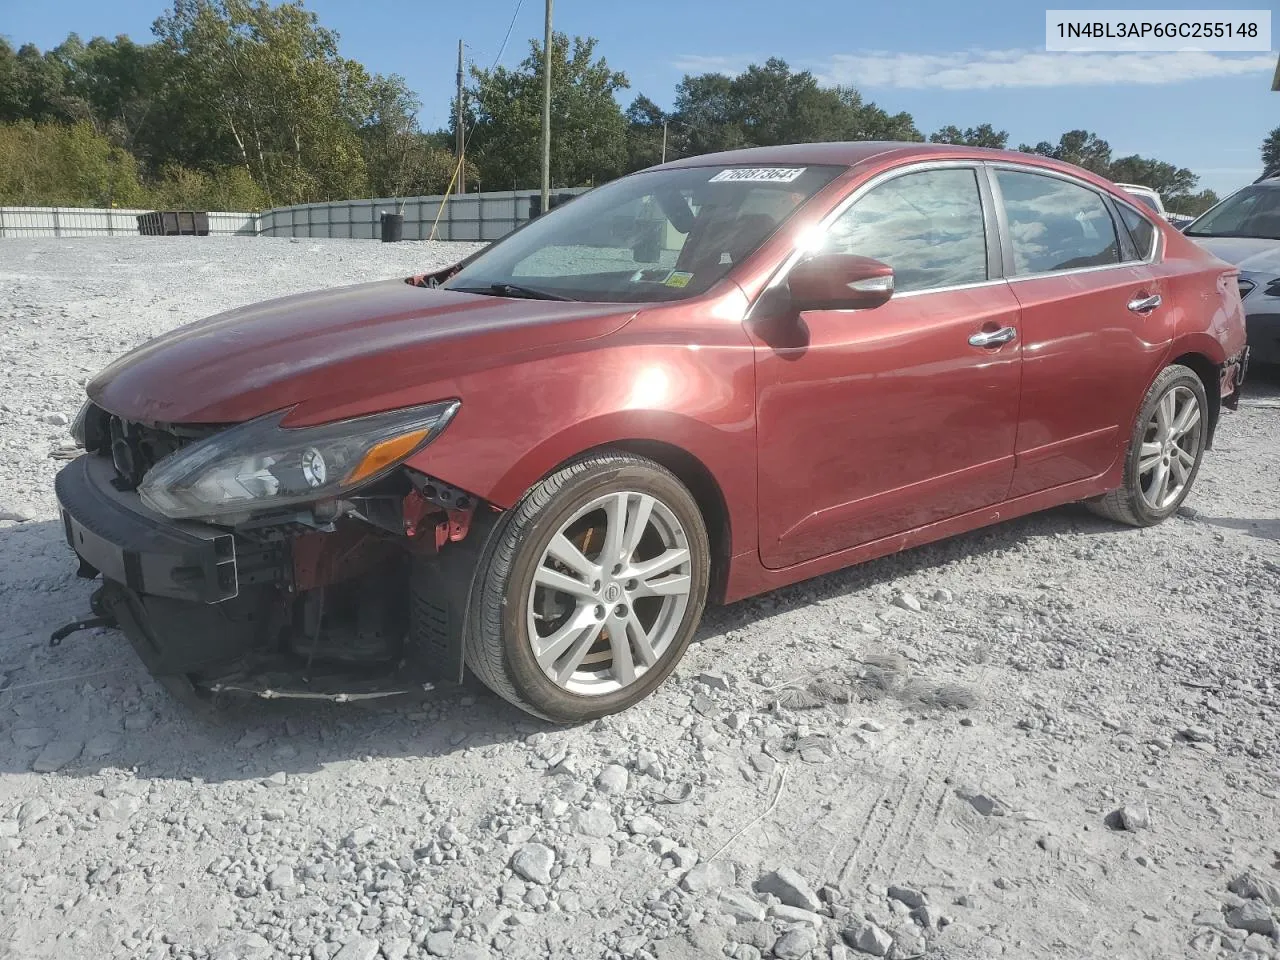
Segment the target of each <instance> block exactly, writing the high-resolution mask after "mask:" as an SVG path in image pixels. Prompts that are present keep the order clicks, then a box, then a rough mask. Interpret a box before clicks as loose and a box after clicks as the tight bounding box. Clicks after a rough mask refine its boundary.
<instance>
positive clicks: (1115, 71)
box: [707, 50, 1275, 90]
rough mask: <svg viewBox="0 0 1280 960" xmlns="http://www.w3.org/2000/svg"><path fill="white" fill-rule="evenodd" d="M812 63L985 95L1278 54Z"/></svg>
mask: <svg viewBox="0 0 1280 960" xmlns="http://www.w3.org/2000/svg"><path fill="white" fill-rule="evenodd" d="M707 59H709V60H710V59H725V60H731V59H733V58H707ZM807 66H809V68H810V69H812V70H813V71H814V73H816V74H818V76H819V77H820V78H821V79H822V80H823V81H824V82H826V83H844V84H850V85H854V86H860V87H898V88H902V89H918V90H923V89H943V90H987V89H991V88H995V87H1065V86H1100V85H1108V84H1133V83H1140V84H1171V83H1181V82H1183V81H1187V80H1203V79H1206V78H1209V77H1234V76H1240V75H1242V74H1249V73H1263V72H1266V73H1270V72H1271V71H1272V70H1274V69H1275V54H1273V53H1264V54H1252V55H1248V56H1238V55H1227V54H1220V53H1205V52H1200V51H1197V52H1187V53H1046V52H1044V51H1038V50H970V51H964V52H957V53H940V54H925V53H891V52H887V51H870V52H866V53H849V54H845V53H838V54H834V55H833V56H831V57H829V58H827V59H826V60H823V61H819V62H814V63H811V64H808V65H807ZM711 69H714V68H711Z"/></svg>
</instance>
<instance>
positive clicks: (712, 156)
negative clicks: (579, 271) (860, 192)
mask: <svg viewBox="0 0 1280 960" xmlns="http://www.w3.org/2000/svg"><path fill="white" fill-rule="evenodd" d="M930 159H938V160H944V159H945V160H994V161H999V160H1003V161H1007V162H1011V163H1018V164H1023V165H1026V166H1036V167H1043V168H1045V169H1047V170H1059V171H1062V172H1066V173H1070V174H1072V175H1073V176H1076V177H1079V178H1081V179H1084V180H1090V181H1093V182H1094V183H1097V184H1100V185H1102V186H1105V187H1108V188H1110V187H1111V184H1110V183H1109V182H1108V181H1107V180H1105V179H1103V178H1102V177H1100V176H1098V175H1097V174H1095V173H1092V172H1090V171H1088V170H1084V169H1082V168H1080V167H1077V166H1074V165H1072V164H1069V163H1064V162H1062V161H1061V160H1054V159H1052V158H1051V157H1045V156H1042V155H1041V154H1038V153H1023V152H1021V151H1019V150H993V149H991V148H989V147H966V146H958V145H956V144H951V143H915V142H910V141H899V140H854V141H836V142H832V143H785V144H780V145H778V146H774V147H746V148H744V149H742V150H725V151H722V152H720V153H703V154H699V155H697V156H693V157H685V158H684V159H681V160H673V161H671V162H670V163H666V164H663V165H662V166H660V167H650V168H649V169H651V170H664V169H677V168H681V167H712V166H743V165H750V164H762V165H768V166H773V165H781V164H813V165H819V164H833V165H839V166H846V167H854V166H857V165H858V164H861V163H866V162H867V161H871V160H875V161H876V163H877V165H879V164H881V163H890V162H892V163H903V162H911V161H915V160H930Z"/></svg>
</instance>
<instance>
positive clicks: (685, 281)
mask: <svg viewBox="0 0 1280 960" xmlns="http://www.w3.org/2000/svg"><path fill="white" fill-rule="evenodd" d="M692 279H693V274H692V273H685V272H684V271H683V270H672V271H671V274H670V276H668V277H667V279H665V280H663V281H662V282H663V283H664V284H666V285H667V286H668V287H687V286H688V285H689V281H690V280H692Z"/></svg>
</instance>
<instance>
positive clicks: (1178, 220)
mask: <svg viewBox="0 0 1280 960" xmlns="http://www.w3.org/2000/svg"><path fill="white" fill-rule="evenodd" d="M1116 186H1117V187H1119V188H1120V189H1121V190H1123V191H1124V192H1125V193H1127V194H1129V195H1130V196H1133V197H1136V198H1137V199H1138V200H1140V201H1141V202H1142V204H1143V205H1144V206H1147V207H1150V208H1151V209H1152V210H1154V211H1155V212H1156V213H1158V214H1160V216H1162V217H1164V219H1166V220H1168V221H1169V222H1170V223H1172V224H1174V225H1175V226H1178V225H1181V224H1184V223H1190V222H1191V221H1192V220H1194V219H1195V217H1189V216H1187V215H1186V214H1185V213H1170V212H1169V211H1168V210H1166V209H1165V208H1164V201H1163V200H1161V199H1160V194H1158V193H1156V192H1155V190H1153V189H1151V187H1144V186H1143V185H1142V184H1140V183H1117V184H1116Z"/></svg>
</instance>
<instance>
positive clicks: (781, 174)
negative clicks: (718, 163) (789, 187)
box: [707, 167, 805, 183]
mask: <svg viewBox="0 0 1280 960" xmlns="http://www.w3.org/2000/svg"><path fill="white" fill-rule="evenodd" d="M804 171H805V168H804V167H734V168H732V169H730V170H721V171H720V172H719V173H717V174H716V175H715V176H714V177H712V178H711V179H710V180H708V181H707V182H708V183H743V182H746V183H790V182H791V181H792V180H796V179H798V178H799V176H800V174H802V173H804Z"/></svg>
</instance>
